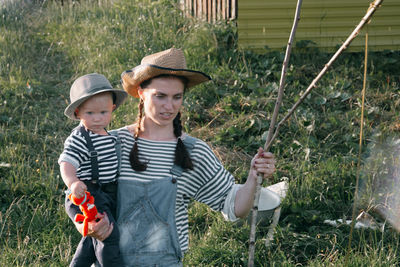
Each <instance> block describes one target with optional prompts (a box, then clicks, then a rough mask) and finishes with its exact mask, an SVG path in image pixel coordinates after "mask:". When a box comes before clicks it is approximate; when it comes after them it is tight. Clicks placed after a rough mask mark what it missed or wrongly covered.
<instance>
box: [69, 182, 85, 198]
mask: <svg viewBox="0 0 400 267" xmlns="http://www.w3.org/2000/svg"><path fill="white" fill-rule="evenodd" d="M85 191H87V186H86V185H85V183H84V182H82V181H76V182H73V183H72V184H71V193H72V194H73V195H74V196H75V197H77V198H81V197H84V196H85Z"/></svg>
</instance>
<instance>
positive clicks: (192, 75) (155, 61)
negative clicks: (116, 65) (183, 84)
mask: <svg viewBox="0 0 400 267" xmlns="http://www.w3.org/2000/svg"><path fill="white" fill-rule="evenodd" d="M161 74H171V75H176V76H183V77H186V78H187V79H188V84H187V88H189V87H192V86H195V85H197V84H200V83H202V82H206V81H209V80H211V77H210V76H208V75H207V74H205V73H203V72H200V71H195V70H189V69H187V67H186V60H185V56H184V54H183V51H182V50H181V49H176V48H170V49H168V50H164V51H161V52H158V53H155V54H151V55H148V56H146V57H144V58H143V59H142V61H141V63H140V65H139V66H136V67H135V68H133V69H131V70H127V71H124V72H123V73H122V74H121V83H122V86H123V88H124V90H125V91H127V92H128V94H130V95H132V96H133V97H139V95H138V89H139V85H140V84H141V83H142V82H144V81H146V80H148V79H151V78H154V77H156V76H159V75H161Z"/></svg>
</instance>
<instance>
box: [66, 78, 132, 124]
mask: <svg viewBox="0 0 400 267" xmlns="http://www.w3.org/2000/svg"><path fill="white" fill-rule="evenodd" d="M104 92H113V93H114V95H115V102H114V104H115V106H116V108H117V107H118V106H119V105H121V104H122V102H124V100H125V98H126V97H127V96H128V95H127V93H126V92H124V91H122V90H119V89H114V88H113V87H112V86H111V83H110V82H109V81H108V80H107V78H106V77H104V75H101V74H98V73H91V74H87V75H84V76H81V77H79V78H78V79H76V80H75V82H74V83H73V84H72V86H71V90H70V92H69V97H70V100H71V104H69V105H68V107H67V108H66V109H65V111H64V114H65V116H67V117H68V118H71V119H73V120H79V119H78V118H77V117H76V116H75V110H76V108H77V107H79V105H81V104H82V103H83V102H85V101H86V100H87V99H89V98H90V97H91V96H93V95H96V94H100V93H104Z"/></svg>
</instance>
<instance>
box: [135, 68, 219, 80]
mask: <svg viewBox="0 0 400 267" xmlns="http://www.w3.org/2000/svg"><path fill="white" fill-rule="evenodd" d="M143 67H152V68H156V69H160V70H167V71H184V72H192V73H198V74H201V75H204V76H205V77H207V78H208V79H209V80H211V77H210V76H208V75H207V74H205V73H204V72H201V71H197V70H189V69H173V68H168V67H161V66H158V65H153V64H141V65H139V66H137V67H136V68H143ZM136 68H134V69H136Z"/></svg>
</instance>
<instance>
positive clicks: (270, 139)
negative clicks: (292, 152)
mask: <svg viewBox="0 0 400 267" xmlns="http://www.w3.org/2000/svg"><path fill="white" fill-rule="evenodd" d="M299 3H300V5H299ZM382 3H383V0H375V1H374V2H372V3H371V4H370V7H369V8H368V10H367V12H366V14H365V15H364V17H363V18H362V19H361V21H360V23H359V24H358V25H357V26H356V28H355V29H354V30H353V32H352V33H351V34H350V35H349V37H348V38H347V39H346V41H345V42H344V43H343V44H342V46H341V47H340V48H339V49H338V50H337V51H336V53H335V54H334V55H333V56H332V58H331V59H330V60H329V61H328V63H327V64H325V66H324V68H323V69H322V70H321V71H320V73H319V74H318V75H317V76H316V77H315V79H314V80H313V81H312V82H311V84H310V85H309V86H308V88H307V89H306V91H305V92H304V93H303V95H302V96H301V97H300V98H299V100H298V101H297V102H296V103H295V104H294V105H293V106H292V108H291V109H290V110H289V111H288V113H287V114H286V115H285V117H284V118H283V119H282V120H281V121H280V122H279V123H278V124H277V126H276V128H275V123H276V118H277V116H278V111H279V107H280V104H281V102H282V97H283V88H284V81H285V76H286V69H287V65H288V58H289V57H290V51H291V47H292V41H293V39H291V38H292V37H294V34H295V31H296V28H297V24H298V21H299V20H300V16H299V13H300V7H301V0H298V3H297V8H296V15H295V19H294V23H293V27H292V32H291V33H290V37H289V42H288V46H287V48H286V55H285V61H284V63H283V66H282V73H281V80H280V86H279V91H278V98H277V101H276V104H275V109H274V113H273V116H272V119H271V124H270V127H269V130H268V136H267V140H266V142H265V145H264V150H265V151H269V148H270V147H271V144H272V142H273V141H274V140H275V138H276V137H277V135H278V133H279V129H280V127H281V126H282V124H283V123H284V122H286V121H287V120H288V119H289V118H290V116H291V115H292V114H293V113H294V111H295V110H296V109H297V107H298V106H299V105H300V104H301V103H302V102H303V101H304V99H305V98H306V97H307V95H308V94H309V93H310V92H311V90H312V89H313V88H315V87H316V83H317V82H318V81H319V80H320V79H321V77H322V76H323V75H324V74H325V73H326V72H327V70H328V68H329V67H330V66H331V65H332V64H333V62H334V61H335V60H336V59H337V58H338V57H339V55H340V54H341V53H342V52H343V51H344V50H346V49H347V47H348V46H349V45H350V44H351V42H352V41H353V40H354V38H355V37H357V35H358V34H359V33H360V31H361V29H362V28H363V27H364V25H365V24H366V23H367V22H369V20H370V19H371V17H372V15H373V14H374V13H375V11H376V9H377V8H378V7H380V6H381V4H382ZM292 35H293V36H292ZM262 182H263V177H262V175H261V174H259V175H258V177H257V187H256V192H255V196H254V203H253V208H252V217H251V229H250V242H249V260H248V266H249V267H253V266H254V252H255V232H256V222H257V213H258V201H259V198H260V191H261V185H262ZM275 221H276V220H274V223H275V224H276V223H277V221H276V222H275ZM271 227H273V228H274V227H275V226H274V225H271ZM271 227H270V231H271V229H272V230H273V228H271ZM268 236H270V233H269V234H268Z"/></svg>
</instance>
